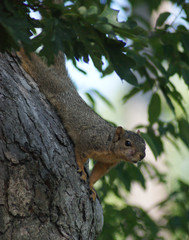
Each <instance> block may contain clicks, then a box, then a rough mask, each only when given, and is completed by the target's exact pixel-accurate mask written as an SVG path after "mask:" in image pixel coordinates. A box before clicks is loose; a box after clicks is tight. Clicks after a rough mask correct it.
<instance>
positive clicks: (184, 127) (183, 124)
mask: <svg viewBox="0 0 189 240" xmlns="http://www.w3.org/2000/svg"><path fill="white" fill-rule="evenodd" d="M178 125H179V135H180V138H181V139H182V141H183V142H184V144H185V145H186V146H187V147H188V146H189V134H188V133H189V123H188V121H186V120H185V119H184V118H181V119H180V120H178Z"/></svg>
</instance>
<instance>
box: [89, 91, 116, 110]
mask: <svg viewBox="0 0 189 240" xmlns="http://www.w3.org/2000/svg"><path fill="white" fill-rule="evenodd" d="M91 92H94V93H95V94H96V95H97V96H98V97H99V98H100V99H101V100H102V101H103V102H104V103H105V104H106V105H108V107H110V108H112V109H114V106H113V105H112V103H111V102H110V101H109V100H108V99H107V98H106V97H104V96H103V95H102V94H101V93H100V92H99V91H97V90H96V89H92V90H91Z"/></svg>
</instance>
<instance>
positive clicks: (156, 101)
mask: <svg viewBox="0 0 189 240" xmlns="http://www.w3.org/2000/svg"><path fill="white" fill-rule="evenodd" d="M160 113H161V100H160V97H159V95H158V94H157V93H154V94H153V95H152V98H151V101H150V104H149V107H148V119H149V122H150V124H153V123H155V122H156V121H157V120H158V117H159V115H160Z"/></svg>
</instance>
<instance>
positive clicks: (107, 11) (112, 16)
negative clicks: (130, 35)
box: [99, 5, 121, 27]
mask: <svg viewBox="0 0 189 240" xmlns="http://www.w3.org/2000/svg"><path fill="white" fill-rule="evenodd" d="M118 13H119V11H118V10H114V9H111V8H110V7H109V6H108V5H106V6H105V8H104V10H103V12H102V13H101V14H100V15H99V18H105V19H107V21H108V23H110V24H112V25H113V26H116V27H120V25H121V23H119V22H118V20H117V15H118Z"/></svg>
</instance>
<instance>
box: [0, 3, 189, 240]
mask: <svg viewBox="0 0 189 240" xmlns="http://www.w3.org/2000/svg"><path fill="white" fill-rule="evenodd" d="M112 2H113V1H111V0H107V1H98V0H95V1H90V0H85V1H83V0H78V1H74V0H71V1H64V3H62V4H55V3H53V1H51V0H44V1H36V0H27V1H18V0H3V1H2V3H1V5H0V34H1V38H0V51H2V52H3V51H10V50H13V49H14V50H18V49H19V48H20V45H22V46H23V47H24V48H25V51H26V52H28V53H29V52H31V51H35V50H36V49H38V48H39V47H40V46H42V50H41V51H40V55H41V56H44V57H46V58H47V59H48V62H49V64H51V63H52V62H53V55H54V54H57V53H58V51H60V50H61V51H63V52H64V53H65V54H66V56H67V58H68V59H71V60H72V61H73V64H74V65H75V66H76V67H77V61H76V60H78V59H83V60H84V62H86V63H88V61H89V58H91V59H92V61H93V63H94V65H95V67H96V68H97V69H98V70H99V71H100V72H101V73H102V76H106V75H108V74H111V73H112V72H113V71H115V72H116V73H117V74H118V75H119V77H120V78H121V79H123V80H125V81H127V82H128V83H130V84H131V85H132V86H133V87H132V89H131V90H130V92H129V93H127V94H126V95H125V96H123V101H124V102H127V101H128V100H129V99H130V98H132V97H133V96H135V95H136V94H138V93H139V92H142V93H143V94H144V93H147V92H148V93H150V94H151V100H150V103H149V106H148V120H149V122H148V124H147V125H140V126H137V128H142V129H143V132H144V133H143V134H142V135H143V137H144V138H145V140H146V141H147V143H148V145H149V146H150V148H151V150H152V152H153V154H154V156H155V157H156V158H157V157H158V156H160V155H161V154H162V153H163V152H164V141H163V139H168V140H169V141H170V142H172V143H173V144H174V146H175V147H177V146H176V144H175V142H176V140H178V139H180V140H181V141H182V142H183V143H184V144H185V145H186V147H187V148H189V134H188V133H189V122H188V112H187V108H186V104H185V102H184V98H183V96H182V94H181V92H180V91H179V90H178V89H177V82H175V80H174V78H173V76H175V75H177V76H178V80H177V81H184V84H185V85H186V86H187V87H189V64H188V63H189V32H188V20H189V3H188V1H184V0H172V1H170V2H172V4H174V6H175V7H177V9H179V13H178V14H176V15H175V13H174V12H167V11H165V12H163V13H161V14H159V17H158V18H157V20H156V23H155V26H154V27H153V26H152V24H151V21H150V19H151V16H152V13H153V11H154V10H157V9H158V7H159V6H160V5H161V3H162V2H161V1H157V0H156V1H150V0H147V1H144V0H142V1H139V0H133V1H130V3H129V4H130V5H129V6H130V9H131V11H130V14H128V11H127V10H128V9H127V8H126V7H125V5H124V6H120V7H121V8H122V10H123V11H125V18H126V21H121V22H120V21H118V13H119V12H118V11H117V10H114V9H113V8H111V4H112ZM137 9H139V10H140V9H146V10H145V13H144V14H140V13H138V12H140V11H137ZM31 11H33V12H36V13H38V14H39V15H40V18H39V19H34V18H32V17H31V15H30V13H31ZM36 29H41V30H40V33H39V34H38V35H36V36H35V37H32V36H33V34H35V33H36ZM103 59H106V60H107V63H108V64H107V67H106V68H105V69H104V68H103V61H104V60H103ZM80 70H81V69H80ZM81 71H82V70H81ZM96 94H97V95H99V96H101V95H100V94H99V93H98V92H97V91H96ZM88 97H89V98H91V101H92V102H93V104H95V102H94V100H93V98H92V97H91V96H90V95H89V94H88ZM101 98H103V96H101ZM103 100H104V101H105V102H106V103H108V104H109V106H111V104H110V103H109V102H108V100H107V99H105V98H103ZM163 104H166V105H167V108H168V109H169V110H170V112H171V116H172V117H171V120H167V119H163V118H162V117H161V113H162V105H163ZM178 107H179V108H180V110H179V113H178V111H177V109H178ZM142 173H145V174H147V175H148V176H150V178H152V179H153V178H158V179H159V181H160V182H162V183H165V181H166V180H165V176H164V175H163V174H161V173H159V172H158V171H157V169H155V168H154V167H153V166H152V165H150V164H145V163H143V164H142V166H141V169H138V168H136V167H134V166H130V165H127V166H122V165H119V166H118V167H117V168H116V169H114V170H112V171H111V172H110V174H109V177H108V178H105V179H104V184H103V187H102V188H101V189H99V193H100V195H101V197H102V199H103V198H104V196H106V195H107V194H108V193H110V192H113V193H114V194H115V196H117V197H118V198H120V196H121V194H120V191H119V189H120V186H121V188H123V189H126V190H127V191H130V189H131V183H132V182H133V181H138V182H139V183H140V184H141V186H142V187H143V188H145V182H146V180H145V178H144V177H143V174H142ZM116 174H117V175H119V180H117V181H116V182H115V183H114V184H111V183H112V182H113V181H114V179H115V175H116ZM109 185H111V190H110V188H109ZM188 189H189V188H188V185H187V183H184V182H183V181H179V183H178V188H177V190H176V191H174V192H173V193H171V194H170V195H169V196H168V198H167V200H165V201H164V202H162V203H161V204H160V205H159V207H164V206H165V205H166V204H168V203H169V206H172V207H173V206H175V209H176V210H175V211H173V212H172V213H169V214H168V213H166V214H165V215H164V216H163V218H164V220H165V221H166V222H167V224H166V226H165V225H164V226H163V225H162V224H161V223H156V222H155V221H154V220H152V219H151V218H150V217H149V215H148V214H147V213H146V212H145V211H144V210H142V209H140V208H137V207H134V206H129V205H127V206H126V207H123V208H117V207H116V204H115V206H114V207H113V206H112V205H111V206H109V205H108V204H105V203H104V202H103V204H104V212H105V227H104V232H103V233H102V235H101V236H100V238H99V239H103V240H105V239H115V237H116V236H118V237H119V239H125V237H126V236H132V237H133V239H164V238H163V237H160V232H161V230H162V229H163V228H164V229H167V230H168V231H169V233H170V234H171V233H173V234H174V236H175V239H181V238H182V239H186V236H187V234H188V232H189V205H188V204H186V202H185V201H186V200H187V199H188V196H189V192H188ZM171 203H172V204H171ZM118 211H119V214H117V212H118ZM125 216H126V217H125ZM125 218H126V220H125ZM106 219H107V220H106ZM172 239H173V238H172Z"/></svg>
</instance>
